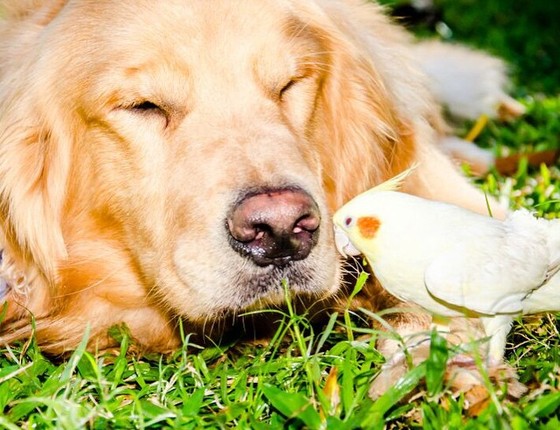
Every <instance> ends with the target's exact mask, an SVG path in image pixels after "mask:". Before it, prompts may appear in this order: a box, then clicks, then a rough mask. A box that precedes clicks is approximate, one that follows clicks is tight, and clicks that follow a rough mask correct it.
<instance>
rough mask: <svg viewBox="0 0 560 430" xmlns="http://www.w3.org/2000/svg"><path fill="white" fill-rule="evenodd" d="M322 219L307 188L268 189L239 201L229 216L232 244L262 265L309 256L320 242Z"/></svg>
mask: <svg viewBox="0 0 560 430" xmlns="http://www.w3.org/2000/svg"><path fill="white" fill-rule="evenodd" d="M320 222H321V218H320V215H319V208H318V207H317V204H316V203H315V201H314V200H313V199H312V198H311V197H310V196H309V195H308V194H307V193H305V192H304V191H301V190H294V189H279V190H266V191H263V192H261V193H258V194H251V195H249V196H248V197H246V198H244V199H243V200H241V202H239V203H238V204H236V205H235V206H234V207H233V209H232V211H231V213H230V215H229V217H228V219H227V226H228V230H229V233H230V239H231V240H230V243H231V245H232V247H233V249H235V250H236V251H237V252H239V253H240V254H241V255H244V256H247V257H249V258H251V259H252V260H253V261H254V262H255V263H256V264H258V265H259V266H268V265H271V264H272V265H277V266H281V265H285V264H287V263H289V262H290V261H294V260H302V259H304V258H306V257H307V256H308V255H309V253H310V252H311V250H312V249H313V247H314V246H315V244H316V243H317V237H318V230H319V224H320Z"/></svg>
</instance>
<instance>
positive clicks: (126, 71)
mask: <svg viewBox="0 0 560 430" xmlns="http://www.w3.org/2000/svg"><path fill="white" fill-rule="evenodd" d="M2 6H3V11H2V12H1V13H0V15H1V16H3V17H4V18H5V19H4V22H2V23H1V24H0V25H1V26H0V202H1V212H0V222H1V228H0V230H1V231H0V233H1V235H2V238H1V239H0V240H1V242H2V243H3V248H4V253H5V258H9V259H10V264H11V265H12V266H13V267H16V268H17V270H18V273H19V275H18V276H19V277H18V279H19V281H22V279H24V280H25V282H21V283H15V282H13V283H12V285H11V289H10V290H9V292H8V294H7V297H6V302H7V314H6V317H5V320H4V322H3V323H2V326H1V329H0V336H1V338H0V339H1V340H2V341H4V342H10V341H13V340H15V339H18V338H22V337H26V336H29V334H30V331H31V328H30V327H31V325H30V318H31V316H33V317H34V318H35V324H36V334H37V339H38V342H39V343H40V344H41V345H42V346H43V347H44V348H45V350H47V351H50V352H52V353H60V352H63V351H65V350H68V349H71V348H73V347H75V346H76V345H77V343H78V342H79V340H80V339H81V337H82V336H83V333H84V329H85V327H86V326H87V325H88V324H89V325H90V327H91V333H92V335H91V345H92V347H98V348H107V347H111V346H112V345H114V340H112V339H111V338H110V337H109V336H107V329H108V328H109V327H111V326H113V325H115V324H121V323H125V324H126V325H127V326H128V327H129V329H130V332H131V333H132V335H133V336H134V338H135V339H136V341H137V343H138V345H140V346H142V347H143V348H146V349H148V350H153V351H166V350H169V349H172V348H174V347H176V346H177V345H179V343H180V339H179V336H178V331H177V322H178V321H183V322H184V327H185V330H186V331H189V330H191V328H192V329H193V330H194V327H197V330H198V328H200V327H202V328H203V329H204V328H205V327H206V328H208V327H214V329H215V326H214V325H213V324H214V322H215V321H220V320H223V319H224V318H228V317H230V318H235V315H238V314H239V313H241V312H243V311H244V310H247V309H258V308H263V307H266V306H275V305H277V304H279V303H280V302H281V301H282V298H283V292H282V288H281V286H280V284H281V280H282V279H283V278H287V279H288V280H289V282H290V287H291V289H292V291H293V293H294V294H295V295H296V296H298V297H302V300H304V301H307V302H308V303H315V304H316V305H318V306H327V305H328V303H329V302H328V300H326V299H327V298H329V297H339V298H340V296H341V294H342V293H340V291H342V290H341V289H340V286H341V276H342V275H341V273H342V270H341V265H342V262H341V261H339V257H338V256H337V255H336V253H335V248H334V245H333V238H332V228H331V224H330V218H331V214H332V212H333V211H334V209H336V208H337V207H338V206H340V205H341V204H342V203H343V202H345V201H346V200H348V199H349V198H351V197H352V196H354V195H356V194H357V193H359V192H361V191H364V190H365V189H367V188H369V187H371V186H372V185H374V184H376V183H379V182H380V181H383V180H385V179H387V178H388V177H390V176H392V175H394V174H395V173H398V172H400V171H402V170H403V169H404V168H406V167H408V166H410V165H411V164H412V163H413V162H418V163H419V167H418V169H417V174H415V175H414V176H413V177H412V178H411V179H409V180H407V183H406V184H405V189H406V190H407V191H408V192H411V193H414V194H417V195H420V196H424V197H428V198H437V199H441V200H446V201H450V202H453V203H457V204H460V205H463V206H466V207H469V208H472V209H474V210H478V211H481V212H483V211H485V210H486V205H485V201H484V198H483V196H481V195H480V194H479V193H478V192H476V191H475V190H474V189H473V188H471V186H470V185H468V184H467V182H466V181H465V180H464V179H463V178H462V177H461V176H460V174H459V173H457V171H456V170H455V168H454V166H453V165H452V163H451V162H450V161H449V160H448V159H447V158H446V157H445V156H444V155H443V154H442V153H441V152H440V151H439V149H438V148H437V147H436V142H437V140H438V139H439V137H441V135H442V134H443V133H444V131H445V127H444V125H443V122H442V120H441V118H440V113H439V107H438V106H437V105H436V104H435V103H434V102H433V100H432V97H431V95H430V94H429V92H428V91H427V89H426V88H427V86H426V85H425V79H426V78H425V77H424V75H423V74H422V73H420V72H419V71H418V68H417V67H416V66H415V64H414V62H413V59H412V58H413V56H412V55H410V50H411V49H413V48H412V41H411V40H410V38H409V36H408V34H406V33H405V32H404V31H402V30H401V29H400V28H399V27H397V26H395V25H393V24H392V23H390V22H389V20H388V19H387V18H386V17H385V16H384V14H383V12H382V10H381V9H380V7H378V6H376V5H374V4H366V3H365V2H362V1H352V0H347V1H342V0H340V1H322V0H239V1H230V0H215V1H206V0H204V1H203V0H189V1H185V0H169V1H165V2H153V1H146V0H122V1H106V0H95V1H93V0H81V1H65V0H44V1H38V0H35V1H21V0H13V1H4V2H3V3H2ZM287 185H289V186H292V185H293V186H297V187H300V188H302V189H304V190H305V191H306V192H308V193H309V194H310V195H311V196H312V197H313V199H314V200H315V201H316V202H317V205H318V207H319V208H320V211H321V225H320V232H321V234H320V235H319V239H318V243H317V245H316V246H315V248H314V249H313V251H312V252H311V254H310V255H309V257H307V258H306V259H305V260H302V261H298V262H297V263H294V264H293V265H291V266H290V268H289V269H285V270H284V271H280V270H272V269H270V268H267V267H265V268H263V267H257V266H255V265H252V264H251V263H250V262H248V261H247V260H246V259H244V258H243V257H241V256H240V255H238V254H236V253H235V252H234V251H233V250H232V249H231V248H230V247H229V246H228V243H227V240H226V238H225V236H226V231H225V228H224V219H225V217H226V215H227V212H228V210H229V208H230V206H231V205H232V204H233V202H235V201H236V199H238V197H239V195H240V193H242V192H243V190H247V189H252V188H255V187H257V188H258V187H266V186H272V187H275V186H287ZM386 299H387V297H386V295H385V294H384V293H382V292H381V291H380V290H379V289H378V287H376V286H375V285H374V284H372V285H370V286H368V288H367V289H366V291H365V292H364V294H363V296H362V297H361V299H360V303H361V304H362V305H363V304H366V305H368V306H369V307H371V308H372V309H378V308H380V307H385V306H387V305H389V304H391V302H390V300H389V301H387V300H386ZM401 318H404V321H403V322H402V325H403V326H407V327H410V325H411V324H412V326H415V323H414V322H415V321H416V320H415V319H414V318H415V317H414V316H408V317H401Z"/></svg>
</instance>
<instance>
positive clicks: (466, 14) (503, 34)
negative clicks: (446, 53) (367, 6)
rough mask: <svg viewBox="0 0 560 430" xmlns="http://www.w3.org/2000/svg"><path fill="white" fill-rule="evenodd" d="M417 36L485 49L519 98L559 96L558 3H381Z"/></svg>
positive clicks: (536, 0)
mask: <svg viewBox="0 0 560 430" xmlns="http://www.w3.org/2000/svg"><path fill="white" fill-rule="evenodd" d="M381 3H383V4H386V5H388V6H390V7H391V9H392V11H393V14H394V15H396V16H397V17H398V18H397V19H400V20H402V21H403V22H404V24H405V25H406V26H408V27H409V28H410V29H412V30H413V31H414V32H415V33H417V34H418V35H419V36H421V37H430V36H431V37H434V36H435V37H438V38H441V39H448V40H450V41H460V42H461V43H466V44H469V45H471V46H475V47H478V48H483V49H485V50H487V51H489V52H491V53H493V54H495V55H497V56H500V57H502V58H504V59H505V60H506V61H507V62H508V63H509V64H510V66H511V71H512V78H513V81H514V83H515V84H516V89H515V91H516V92H517V94H516V95H517V96H523V95H525V94H526V93H535V92H542V93H546V94H550V95H557V94H558V93H560V1H559V0H532V1H531V0H412V1H411V0H381Z"/></svg>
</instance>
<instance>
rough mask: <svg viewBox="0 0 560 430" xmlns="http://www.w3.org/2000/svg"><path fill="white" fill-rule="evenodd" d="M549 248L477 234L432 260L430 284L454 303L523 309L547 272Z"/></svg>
mask: <svg viewBox="0 0 560 430" xmlns="http://www.w3.org/2000/svg"><path fill="white" fill-rule="evenodd" d="M514 245H515V246H517V248H512V246H514ZM545 252H546V251H545V250H544V249H542V248H541V246H540V244H537V243H535V242H532V241H530V242H528V243H523V242H521V243H518V242H516V243H510V242H508V240H507V238H506V237H500V236H499V235H496V236H492V237H485V238H472V239H470V240H468V241H463V242H461V243H458V244H457V245H455V246H454V247H452V248H451V249H450V250H449V251H448V252H446V253H445V254H443V255H440V256H439V257H437V258H436V259H435V260H434V261H432V262H431V263H430V264H429V265H428V267H427V269H426V271H425V276H424V281H425V285H426V288H427V289H428V291H429V292H430V294H431V295H432V296H433V297H434V298H436V299H438V300H439V301H442V302H444V304H447V305H450V306H451V307H459V308H463V309H464V310H469V311H472V312H474V313H478V314H484V315H496V314H506V313H521V312H522V310H523V299H524V298H525V297H526V296H527V294H529V293H530V292H531V291H532V290H533V289H535V288H538V287H539V286H540V285H541V284H542V281H543V279H544V276H545V274H546V271H547V264H546V258H547V256H546V253H545ZM543 253H544V254H543Z"/></svg>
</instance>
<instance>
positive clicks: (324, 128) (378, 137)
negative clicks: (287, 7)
mask: <svg viewBox="0 0 560 430" xmlns="http://www.w3.org/2000/svg"><path fill="white" fill-rule="evenodd" d="M362 7H363V8H362ZM338 13H339V11H336V10H335V11H330V12H329V16H330V17H333V16H335V18H333V20H332V21H331V22H330V23H328V24H323V25H330V27H329V28H328V30H327V31H323V33H322V35H321V40H322V41H323V43H324V44H325V45H326V47H325V51H326V52H328V53H329V60H328V61H329V64H328V73H327V76H326V78H325V80H324V83H323V86H322V89H321V94H320V99H319V109H317V115H318V116H319V117H320V118H319V119H318V120H317V121H316V122H315V124H317V125H318V126H317V127H316V131H317V133H318V134H319V135H318V137H317V138H318V141H320V142H323V145H324V148H322V149H321V151H320V153H321V154H322V156H323V160H322V165H323V167H324V182H325V186H326V189H327V191H328V194H329V204H330V205H331V207H332V208H336V207H339V206H340V205H341V204H343V203H344V202H345V201H347V200H349V199H350V198H351V197H353V196H355V195H356V194H358V193H360V192H363V191H365V190H366V189H368V188H370V187H372V186H373V185H375V184H378V183H380V182H382V181H384V180H386V179H388V178H389V177H391V176H393V175H394V174H396V173H398V172H400V171H402V170H404V169H406V168H407V167H409V166H410V164H411V163H412V162H413V160H414V158H415V156H416V155H415V153H416V151H417V143H418V142H419V141H422V142H427V141H429V140H433V132H434V129H433V125H435V124H434V123H435V122H437V121H438V118H439V112H438V111H437V109H435V107H434V106H435V105H433V104H431V103H432V102H431V98H430V96H429V95H428V94H427V91H426V89H425V88H424V86H423V81H422V79H423V77H422V76H420V75H418V74H417V73H415V72H414V69H413V67H412V66H411V65H410V64H408V63H407V59H406V52H405V48H404V46H405V44H406V43H407V42H408V37H407V36H406V35H404V34H403V33H402V32H401V30H400V29H398V28H395V26H394V25H392V24H391V23H389V22H388V21H387V20H386V19H385V17H384V16H383V15H381V12H380V10H379V9H378V8H375V7H373V9H372V7H371V5H370V6H367V5H366V6H360V9H358V10H357V13H356V16H352V17H348V16H341V15H340V14H338ZM333 14H334V15H333ZM337 14H338V15H337ZM316 28H317V30H316V31H318V32H321V31H322V28H321V26H320V25H317V27H316ZM430 134H432V135H431V136H430Z"/></svg>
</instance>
